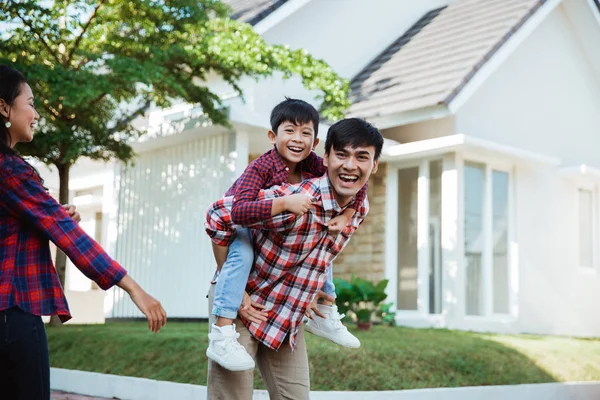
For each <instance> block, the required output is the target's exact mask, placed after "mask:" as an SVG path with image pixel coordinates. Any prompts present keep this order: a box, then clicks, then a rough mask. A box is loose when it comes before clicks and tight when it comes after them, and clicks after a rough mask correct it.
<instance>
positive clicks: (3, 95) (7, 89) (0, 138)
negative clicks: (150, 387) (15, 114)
mask: <svg viewBox="0 0 600 400" xmlns="http://www.w3.org/2000/svg"><path fill="white" fill-rule="evenodd" d="M24 83H27V79H25V76H24V75H23V74H22V73H20V72H19V71H17V70H16V69H14V68H11V67H9V66H8V65H2V64H0V99H2V100H4V101H5V102H6V103H7V104H8V105H10V106H12V105H13V104H14V102H15V99H16V98H17V97H19V95H20V94H21V87H22V85H23V84H24ZM5 123H6V121H4V120H3V119H2V121H0V154H9V155H14V156H16V157H19V158H20V159H22V160H23V161H25V163H26V164H27V165H29V167H30V168H31V171H32V172H33V173H35V175H37V177H38V178H40V181H42V184H43V182H44V180H43V179H42V177H41V176H40V174H39V172H38V171H37V170H36V169H35V168H34V167H33V166H32V165H31V164H29V163H28V162H27V161H26V160H24V159H23V157H21V155H20V154H19V153H17V152H16V151H15V150H13V149H12V148H11V147H10V145H11V143H12V137H11V136H10V132H9V131H8V128H7V127H6V125H5Z"/></svg>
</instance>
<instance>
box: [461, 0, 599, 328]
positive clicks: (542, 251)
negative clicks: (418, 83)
mask: <svg viewBox="0 0 600 400" xmlns="http://www.w3.org/2000/svg"><path fill="white" fill-rule="evenodd" d="M572 24H573V21H571V20H569V18H568V17H567V14H566V13H565V10H564V8H563V6H559V7H558V8H557V9H556V10H555V11H554V12H553V13H552V14H551V15H550V16H549V17H548V19H546V20H545V21H544V22H542V24H541V25H540V26H539V27H538V28H537V29H536V30H535V31H534V32H533V33H532V35H531V36H530V37H529V38H527V39H526V40H525V42H523V43H522V44H521V45H520V46H519V47H518V48H517V49H516V51H515V52H514V53H513V54H512V55H511V56H509V58H508V59H507V60H506V61H505V62H504V63H503V64H502V65H501V66H500V67H499V69H498V70H497V71H496V72H495V73H494V74H493V75H492V76H491V77H490V78H489V80H488V81H486V82H485V83H484V84H483V85H482V87H480V88H479V90H478V91H477V92H475V93H474V95H473V97H471V98H470V99H469V100H468V101H467V102H466V103H465V105H464V106H463V107H462V108H461V109H460V110H459V111H458V114H457V116H456V123H457V132H464V133H467V134H469V135H473V136H479V137H481V138H484V139H487V140H492V141H494V142H497V143H502V144H507V145H510V146H513V147H516V148H520V149H524V150H528V151H532V152H536V153H540V154H545V155H548V156H553V157H556V158H559V159H561V160H562V162H563V163H564V165H579V164H588V165H592V166H599V165H600V153H599V152H598V149H599V148H600V131H599V130H598V129H599V127H600V113H599V112H598V110H600V83H599V82H600V79H599V78H600V77H599V76H598V75H597V74H596V70H595V68H594V67H593V66H592V64H591V63H590V62H589V59H588V58H587V55H586V53H585V52H584V47H583V46H582V45H581V42H580V41H579V38H578V37H577V36H576V34H575V31H574V30H573V25H572ZM599 40H600V36H599ZM577 190H578V188H577V184H576V183H575V182H573V181H571V180H568V179H566V178H565V177H563V176H561V174H560V173H559V169H558V168H557V167H555V166H543V165H526V164H520V165H518V166H517V168H516V170H515V197H516V199H515V206H516V224H517V226H516V242H517V244H518V247H517V254H518V255H517V257H518V268H519V293H518V319H517V323H516V324H515V325H514V326H513V328H514V330H516V331H520V332H531V333H543V334H564V335H577V336H597V335H598V334H600V320H598V319H597V318H593V317H592V316H594V315H598V314H599V313H600V303H598V301H597V294H598V293H600V277H599V276H598V274H597V271H595V270H588V271H583V270H582V269H581V268H579V266H578V255H579V253H578V245H579V243H578V238H577V235H578V226H577V224H578V214H577ZM596 211H597V210H596ZM596 245H598V244H596Z"/></svg>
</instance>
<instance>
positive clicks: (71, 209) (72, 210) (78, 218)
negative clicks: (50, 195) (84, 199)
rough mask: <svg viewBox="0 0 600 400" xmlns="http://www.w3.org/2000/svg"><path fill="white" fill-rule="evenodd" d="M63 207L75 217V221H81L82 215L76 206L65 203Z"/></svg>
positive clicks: (70, 215)
mask: <svg viewBox="0 0 600 400" xmlns="http://www.w3.org/2000/svg"><path fill="white" fill-rule="evenodd" d="M62 207H63V208H64V209H65V211H66V212H67V214H69V217H71V218H73V220H75V222H77V223H80V222H81V215H79V211H77V209H76V208H75V206H73V205H71V204H64V205H63V206H62Z"/></svg>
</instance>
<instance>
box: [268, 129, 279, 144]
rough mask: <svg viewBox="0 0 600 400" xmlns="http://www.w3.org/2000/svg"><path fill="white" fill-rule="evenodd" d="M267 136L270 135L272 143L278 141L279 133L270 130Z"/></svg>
mask: <svg viewBox="0 0 600 400" xmlns="http://www.w3.org/2000/svg"><path fill="white" fill-rule="evenodd" d="M267 136H268V137H269V141H270V142H271V144H275V142H276V141H277V134H276V133H275V132H273V131H271V130H269V132H268V133H267Z"/></svg>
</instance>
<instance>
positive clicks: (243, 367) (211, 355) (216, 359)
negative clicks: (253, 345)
mask: <svg viewBox="0 0 600 400" xmlns="http://www.w3.org/2000/svg"><path fill="white" fill-rule="evenodd" d="M206 357H208V358H209V359H210V360H212V361H214V362H216V363H217V364H219V365H220V366H221V367H223V368H225V369H227V370H229V371H234V372H238V371H247V370H249V369H254V367H255V364H254V362H252V364H248V363H246V364H229V363H224V362H221V361H220V360H219V357H218V356H217V354H215V353H213V352H212V351H211V350H210V349H206Z"/></svg>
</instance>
